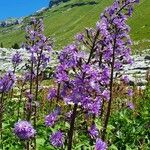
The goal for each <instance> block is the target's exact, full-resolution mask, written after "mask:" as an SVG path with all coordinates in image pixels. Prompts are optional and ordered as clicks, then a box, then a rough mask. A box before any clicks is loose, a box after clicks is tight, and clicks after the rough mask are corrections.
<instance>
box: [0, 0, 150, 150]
mask: <svg viewBox="0 0 150 150" xmlns="http://www.w3.org/2000/svg"><path fill="white" fill-rule="evenodd" d="M136 3H139V0H116V1H114V3H113V4H112V6H110V7H107V8H106V9H105V10H104V12H103V13H101V14H100V17H99V20H98V21H97V22H96V25H95V28H86V29H85V31H83V32H81V33H79V34H77V35H76V36H75V39H74V41H73V42H72V43H71V44H70V45H67V46H65V47H64V48H63V49H62V50H60V51H59V52H58V54H57V58H55V59H56V62H57V63H56V65H55V66H53V64H52V61H51V60H53V57H54V55H53V54H54V53H55V51H54V50H53V49H54V46H53V41H52V39H50V38H48V37H46V36H45V35H44V23H43V19H41V18H31V21H30V23H29V24H28V26H27V27H26V35H25V38H26V42H25V43H24V44H23V45H22V47H23V49H24V50H25V52H26V53H25V54H22V53H21V52H19V51H16V52H15V53H14V54H13V55H12V57H11V63H12V68H11V69H9V70H8V71H7V72H2V73H1V74H2V75H0V96H1V97H0V149H11V150H21V149H25V150H66V149H67V150H76V149H77V150H84V149H87V150H92V149H93V150H107V149H135V148H138V149H148V148H149V144H150V142H149V141H150V139H149V137H148V134H149V130H148V128H149V125H148V119H147V118H148V113H147V112H148V111H149V108H150V107H149V105H147V103H146V100H147V99H149V98H150V95H149V85H147V88H146V90H145V91H142V92H141V93H140V94H139V93H138V91H137V88H136V86H131V85H130V84H129V83H130V79H129V78H128V76H127V75H124V74H123V73H122V72H121V73H120V70H122V69H123V67H124V64H132V63H133V59H132V56H131V45H132V41H131V39H130V36H129V33H130V27H129V26H128V25H127V20H128V18H129V17H131V16H132V12H133V8H134V5H135V4H136ZM66 40H67V39H66ZM24 56H25V57H24ZM24 58H26V59H24ZM22 62H24V65H23V66H22V67H19V66H20V64H22ZM18 68H19V69H18ZM47 72H48V73H49V74H51V75H50V76H48V77H47V78H45V74H46V73H47ZM143 99H144V100H143ZM141 100H142V101H141ZM141 110H142V111H141ZM141 116H142V117H141ZM139 126H141V127H139Z"/></svg>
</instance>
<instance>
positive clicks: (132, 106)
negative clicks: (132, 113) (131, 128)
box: [127, 102, 134, 110]
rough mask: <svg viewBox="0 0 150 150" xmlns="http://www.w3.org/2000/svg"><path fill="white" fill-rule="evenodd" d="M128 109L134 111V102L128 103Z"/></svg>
mask: <svg viewBox="0 0 150 150" xmlns="http://www.w3.org/2000/svg"><path fill="white" fill-rule="evenodd" d="M127 107H128V108H129V109H131V110H133V109H134V104H133V103H132V102H127Z"/></svg>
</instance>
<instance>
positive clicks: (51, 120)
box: [45, 111, 58, 126]
mask: <svg viewBox="0 0 150 150" xmlns="http://www.w3.org/2000/svg"><path fill="white" fill-rule="evenodd" d="M57 119H58V112H57V111H54V112H52V113H50V114H49V115H47V116H46V117H45V125H46V126H53V125H54V124H55V122H56V121H57Z"/></svg>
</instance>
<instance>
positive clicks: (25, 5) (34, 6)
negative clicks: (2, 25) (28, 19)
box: [0, 0, 50, 20]
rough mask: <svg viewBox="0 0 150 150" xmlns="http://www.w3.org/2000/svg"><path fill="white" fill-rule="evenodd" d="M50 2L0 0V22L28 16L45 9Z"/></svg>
mask: <svg viewBox="0 0 150 150" xmlns="http://www.w3.org/2000/svg"><path fill="white" fill-rule="evenodd" d="M49 1H50V0H0V20H5V19H7V18H10V17H13V18H18V17H23V16H28V15H30V14H32V13H34V12H36V11H37V10H39V9H41V8H43V7H47V6H48V3H49Z"/></svg>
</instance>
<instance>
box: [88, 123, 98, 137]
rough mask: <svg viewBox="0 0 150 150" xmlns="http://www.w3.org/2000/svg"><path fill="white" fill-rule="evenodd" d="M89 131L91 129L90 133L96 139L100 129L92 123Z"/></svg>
mask: <svg viewBox="0 0 150 150" xmlns="http://www.w3.org/2000/svg"><path fill="white" fill-rule="evenodd" d="M88 131H89V135H90V136H91V138H92V139H96V138H97V137H98V135H99V131H98V129H97V128H96V126H95V124H94V125H92V126H91V127H90V129H89V130H88Z"/></svg>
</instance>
